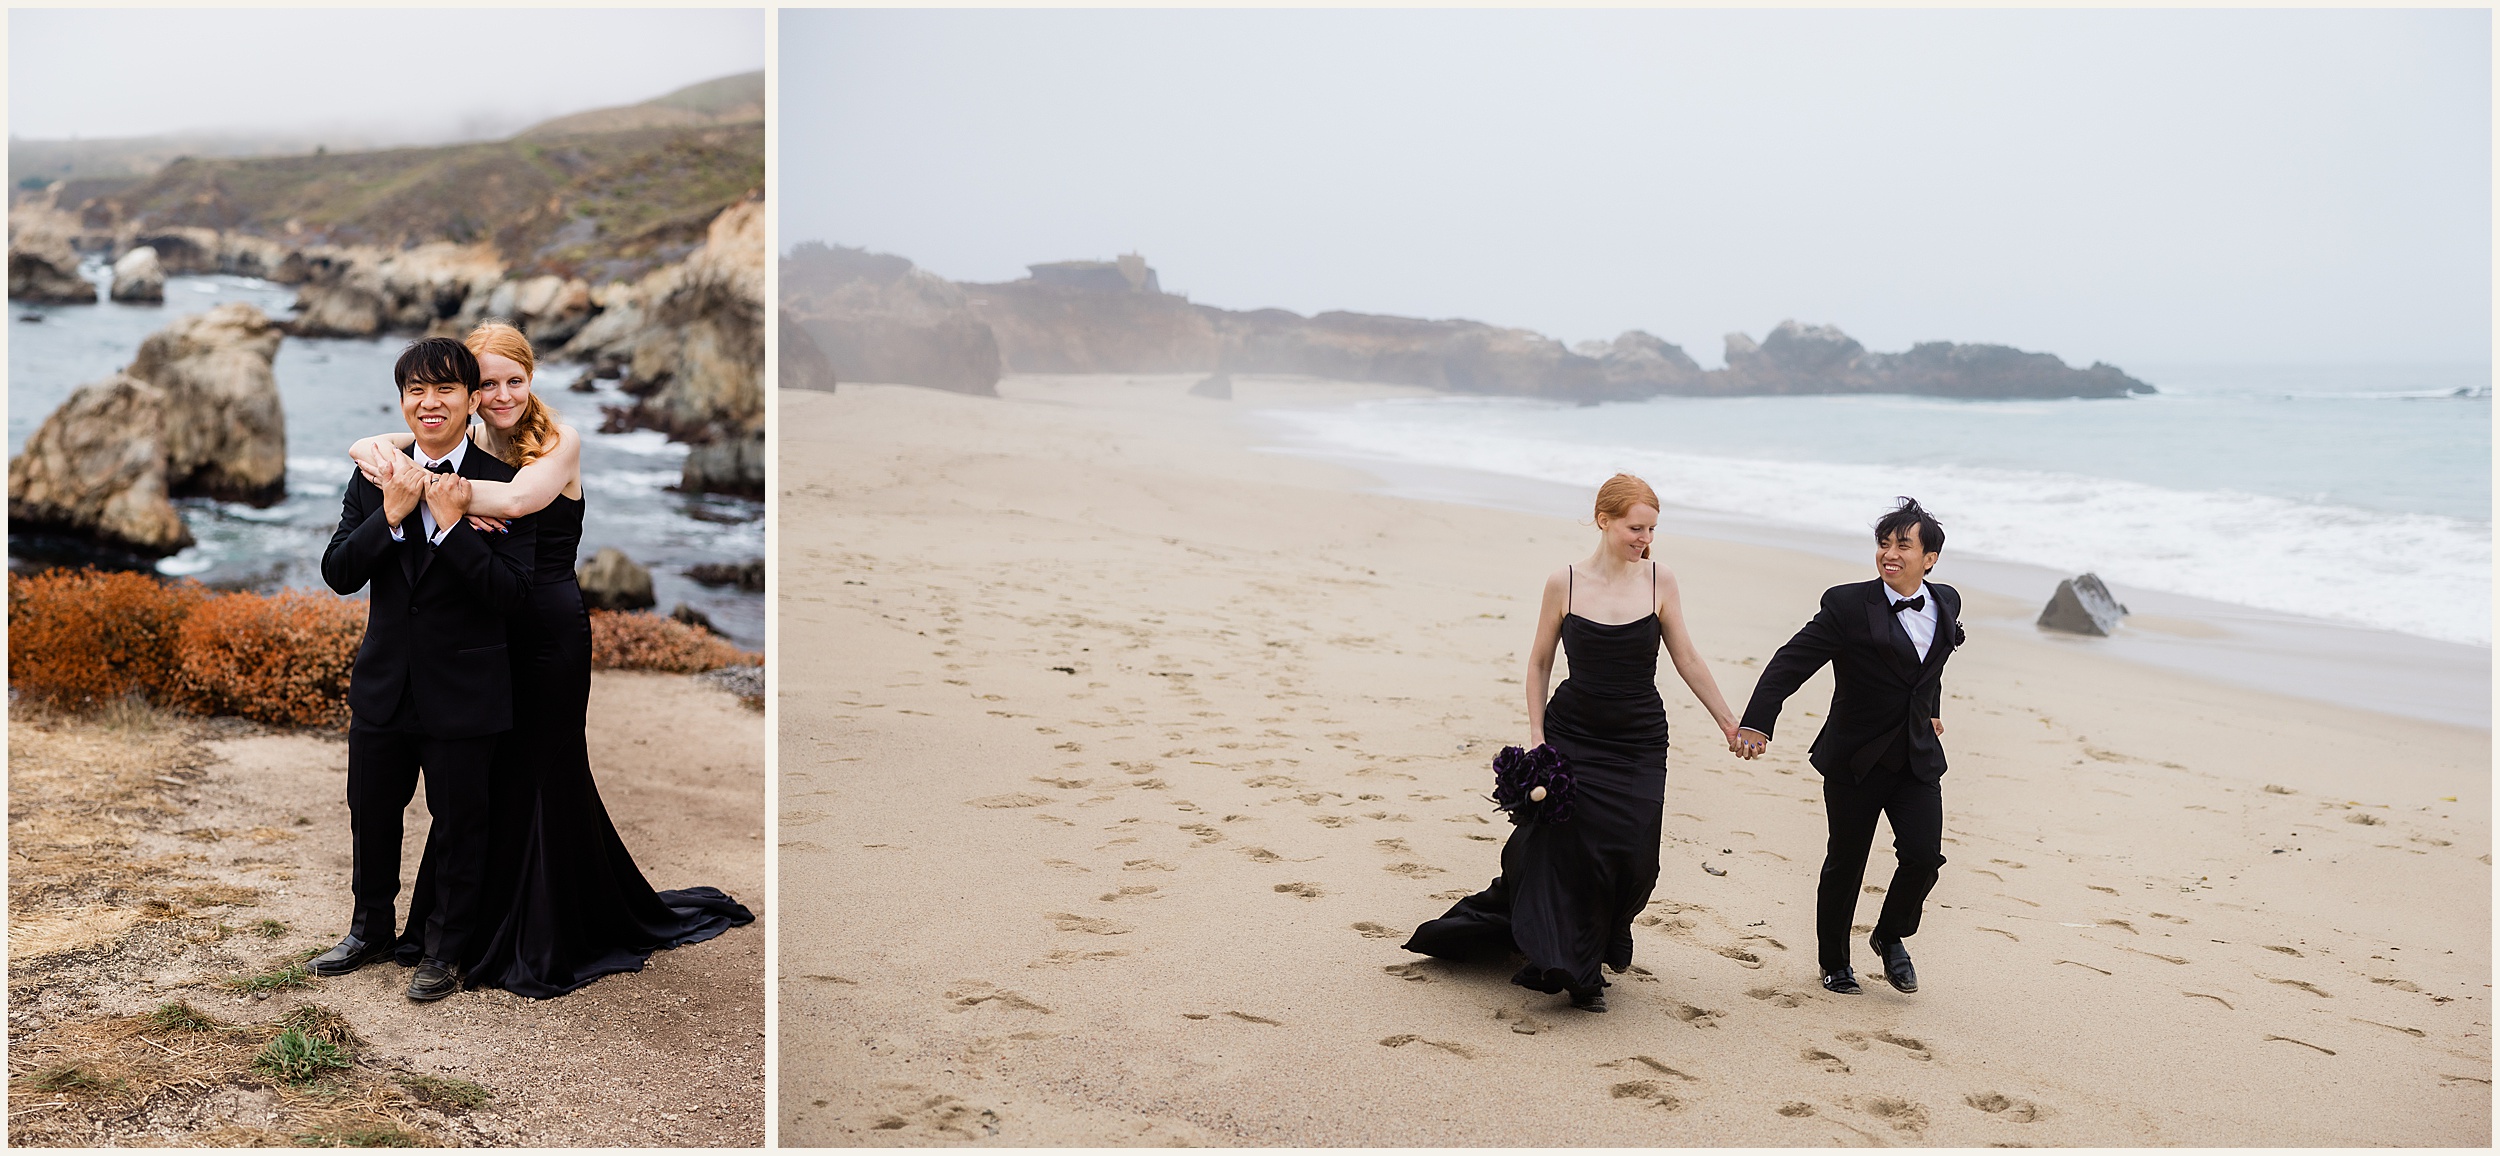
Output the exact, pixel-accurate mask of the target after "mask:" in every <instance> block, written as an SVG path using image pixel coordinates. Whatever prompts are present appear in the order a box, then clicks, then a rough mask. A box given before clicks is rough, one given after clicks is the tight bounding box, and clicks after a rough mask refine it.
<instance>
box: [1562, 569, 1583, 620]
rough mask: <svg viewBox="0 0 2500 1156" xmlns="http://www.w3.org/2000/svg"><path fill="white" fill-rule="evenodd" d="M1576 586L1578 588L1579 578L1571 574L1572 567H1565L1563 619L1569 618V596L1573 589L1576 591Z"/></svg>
mask: <svg viewBox="0 0 2500 1156" xmlns="http://www.w3.org/2000/svg"><path fill="white" fill-rule="evenodd" d="M1578 586H1579V576H1578V575H1577V574H1574V573H1572V567H1569V566H1565V567H1563V615H1564V617H1569V616H1570V614H1571V594H1572V591H1573V590H1574V589H1576V588H1577V587H1578Z"/></svg>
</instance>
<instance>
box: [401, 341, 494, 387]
mask: <svg viewBox="0 0 2500 1156" xmlns="http://www.w3.org/2000/svg"><path fill="white" fill-rule="evenodd" d="M391 376H392V377H393V378H395V379H397V380H398V382H399V388H401V389H403V390H404V389H406V388H408V383H409V382H412V381H423V382H430V383H432V384H436V385H442V384H446V383H456V384H459V385H465V386H467V387H469V392H471V393H476V392H477V389H478V386H479V384H480V382H481V380H482V379H483V376H484V375H483V374H481V373H479V372H478V368H477V355H476V354H473V353H471V352H469V347H468V346H465V345H462V344H460V343H459V342H457V341H454V340H452V339H451V338H448V337H428V338H426V339H425V340H423V341H412V342H410V343H408V348H406V349H403V350H400V351H399V364H398V365H395V366H393V367H391Z"/></svg>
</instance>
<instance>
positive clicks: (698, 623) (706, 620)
mask: <svg viewBox="0 0 2500 1156" xmlns="http://www.w3.org/2000/svg"><path fill="white" fill-rule="evenodd" d="M668 616H669V618H671V619H672V620H674V621H678V622H683V623H685V624H686V625H688V626H691V627H694V628H695V629H697V630H700V631H702V632H704V633H705V634H719V633H720V627H717V626H714V625H712V616H711V615H709V614H705V613H704V612H702V611H700V610H697V609H695V608H694V607H692V606H688V605H686V604H685V603H683V602H680V603H678V604H677V609H675V610H671V611H669V612H668Z"/></svg>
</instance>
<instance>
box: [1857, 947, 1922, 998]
mask: <svg viewBox="0 0 2500 1156" xmlns="http://www.w3.org/2000/svg"><path fill="white" fill-rule="evenodd" d="M1866 945H1867V946H1868V947H1872V948H1874V949H1875V954H1876V955H1877V956H1880V957H1882V959H1883V961H1884V978H1885V979H1886V980H1889V981H1891V983H1892V988H1893V990H1894V991H1917V990H1918V971H1917V969H1915V968H1913V967H1911V966H1910V949H1909V948H1906V947H1903V946H1901V941H1900V940H1898V939H1869V940H1867V941H1866Z"/></svg>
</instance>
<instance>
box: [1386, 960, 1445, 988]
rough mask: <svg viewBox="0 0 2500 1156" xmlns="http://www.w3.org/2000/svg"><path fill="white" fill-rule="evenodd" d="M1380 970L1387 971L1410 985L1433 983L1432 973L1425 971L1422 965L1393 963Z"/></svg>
mask: <svg viewBox="0 0 2500 1156" xmlns="http://www.w3.org/2000/svg"><path fill="white" fill-rule="evenodd" d="M1380 970H1382V971H1385V972H1387V973H1389V974H1390V975H1394V976H1396V977H1398V978H1399V979H1402V980H1405V981H1406V982H1408V983H1431V982H1432V973H1431V972H1428V971H1425V970H1424V965H1422V964H1420V963H1393V964H1390V965H1388V966H1387V967H1384V968H1381V969H1380Z"/></svg>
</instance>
